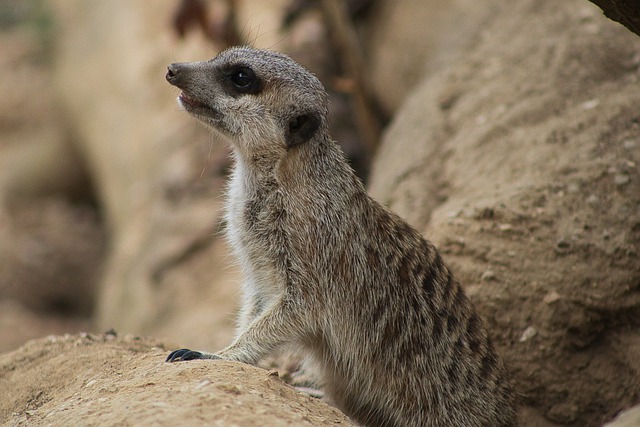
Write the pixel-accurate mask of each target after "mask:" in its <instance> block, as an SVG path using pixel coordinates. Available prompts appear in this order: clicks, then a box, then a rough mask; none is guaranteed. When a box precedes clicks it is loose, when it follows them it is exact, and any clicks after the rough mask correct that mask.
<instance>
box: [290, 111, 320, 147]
mask: <svg viewBox="0 0 640 427" xmlns="http://www.w3.org/2000/svg"><path fill="white" fill-rule="evenodd" d="M319 127H320V117H319V116H318V115H317V114H315V113H306V114H301V115H299V116H295V117H294V118H292V119H291V120H289V124H288V126H287V130H286V132H285V135H284V139H285V142H286V143H287V147H289V148H291V147H293V146H295V145H299V144H302V143H304V142H307V141H308V140H310V139H311V138H313V135H315V133H316V131H317V130H318V128H319Z"/></svg>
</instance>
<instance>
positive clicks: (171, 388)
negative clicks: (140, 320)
mask: <svg viewBox="0 0 640 427" xmlns="http://www.w3.org/2000/svg"><path fill="white" fill-rule="evenodd" d="M166 356H167V351H165V350H164V344H162V343H160V342H158V341H157V340H154V339H151V338H140V337H134V336H132V335H129V336H124V337H122V338H116V337H114V336H113V335H108V334H107V335H91V334H80V335H65V336H50V337H47V338H43V339H39V340H34V341H30V342H29V343H27V344H26V345H24V346H23V347H21V348H19V349H18V350H15V351H13V352H10V353H7V354H4V355H2V356H0V390H11V393H10V394H6V395H5V394H3V398H2V399H0V419H1V420H3V421H2V422H3V425H11V426H49V425H59V426H63V425H123V426H137V425H196V424H206V425H212V426H253V425H256V423H259V424H260V425H268V426H291V425H295V426H309V427H310V426H350V425H352V424H351V422H349V420H348V419H347V418H346V417H345V416H344V415H342V413H340V412H339V411H338V410H337V409H335V408H332V407H330V406H328V405H327V404H325V403H323V402H321V401H319V400H317V399H315V398H312V397H310V396H308V395H306V394H304V393H301V392H299V391H297V390H295V389H293V388H292V387H290V386H288V385H286V384H285V383H284V382H283V381H282V380H280V379H279V378H278V375H277V373H276V372H269V371H266V370H263V369H259V368H255V367H253V366H248V365H243V364H238V363H232V362H221V361H216V362H212V361H192V362H189V363H171V364H170V363H165V362H164V359H165V357H166Z"/></svg>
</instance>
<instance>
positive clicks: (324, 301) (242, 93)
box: [167, 47, 517, 427]
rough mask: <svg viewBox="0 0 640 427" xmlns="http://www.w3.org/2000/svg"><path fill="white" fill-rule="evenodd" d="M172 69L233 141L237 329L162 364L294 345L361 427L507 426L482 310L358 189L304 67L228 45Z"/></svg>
mask: <svg viewBox="0 0 640 427" xmlns="http://www.w3.org/2000/svg"><path fill="white" fill-rule="evenodd" d="M167 80H168V81H169V83H171V84H172V85H174V86H176V87H178V88H180V89H181V90H182V93H181V94H180V96H179V103H180V105H181V106H182V107H183V109H184V110H186V111H187V112H188V113H189V114H191V115H192V116H194V117H195V118H196V119H197V120H199V121H200V122H202V123H205V124H206V125H208V126H209V127H211V128H212V129H214V130H216V131H218V132H220V133H222V134H223V135H225V136H226V137H227V140H228V142H230V144H231V146H232V148H233V157H234V159H235V166H234V169H233V173H232V177H231V180H230V183H229V191H228V200H227V205H226V223H227V228H226V233H227V236H228V239H229V242H230V244H231V247H232V249H233V251H234V253H235V255H236V257H237V259H238V261H239V263H240V265H241V267H242V271H243V274H244V281H243V285H242V287H243V291H244V292H243V294H244V299H243V302H242V307H241V312H240V318H239V322H238V323H239V325H238V333H237V336H236V339H235V340H234V342H233V343H232V344H231V345H229V346H228V347H226V348H225V349H223V350H221V351H219V352H218V353H216V354H211V353H203V352H198V351H192V350H188V349H181V350H176V351H174V352H172V353H171V354H169V356H168V357H167V361H169V362H176V361H182V360H192V359H225V360H234V361H240V362H244V363H252V364H255V363H258V362H259V361H260V360H261V359H263V358H264V357H265V356H267V355H269V354H271V353H272V352H274V351H275V350H277V349H280V348H283V347H291V346H293V347H294V348H296V349H298V350H300V351H301V352H303V353H305V354H306V355H308V356H309V359H311V360H312V361H314V362H316V365H317V366H318V367H319V369H320V372H319V373H320V375H321V377H322V381H323V386H324V388H325V391H326V393H327V395H328V396H329V398H330V399H331V400H332V401H333V402H334V403H335V404H336V405H337V406H338V407H339V408H340V409H342V410H343V411H344V412H345V413H346V414H347V415H349V416H350V417H352V418H353V419H354V420H356V421H357V422H358V423H360V424H362V425H366V426H416V427H417V426H434V427H435V426H437V427H443V426H465V427H475V426H492V427H498V426H503V427H504V426H512V425H515V424H516V419H517V417H516V410H515V393H514V390H513V387H512V384H511V381H510V378H509V375H508V372H507V370H506V369H505V367H504V364H503V363H502V360H501V359H500V358H499V356H498V354H497V352H496V350H495V348H494V347H493V345H492V343H491V339H490V338H489V334H488V332H487V329H486V327H485V325H484V322H483V321H482V319H481V318H480V316H479V315H478V314H477V313H476V311H475V308H474V306H473V304H472V303H471V301H470V300H469V298H468V297H467V296H466V294H465V292H464V289H463V288H462V286H461V285H460V284H459V283H458V281H457V280H456V279H455V278H454V276H453V273H452V272H451V270H450V269H449V267H448V266H447V265H446V263H445V262H444V260H443V259H442V256H441V255H440V253H439V252H438V250H437V249H436V248H435V246H434V245H433V244H432V243H431V242H429V241H428V240H426V239H424V238H423V237H422V235H421V234H420V233H419V232H418V231H416V230H415V229H413V228H412V227H411V226H410V225H409V224H407V223H406V222H405V221H403V220H402V219H401V218H400V217H398V216H397V215H395V214H393V213H392V212H390V211H389V210H388V209H386V208H385V207H384V206H382V205H380V204H379V203H377V202H376V201H375V200H373V199H371V198H370V197H369V196H368V195H367V193H366V191H365V188H364V186H363V185H362V182H361V181H360V180H359V179H358V178H357V177H356V176H355V174H354V173H353V171H352V169H351V168H350V167H349V165H348V163H347V161H346V159H345V156H344V154H343V153H342V151H341V149H340V148H339V146H338V145H337V144H336V143H334V141H333V140H332V139H331V136H330V135H329V130H328V127H327V108H328V107H327V95H326V93H325V91H324V87H323V86H322V84H321V83H320V82H319V80H318V79H317V78H316V77H315V76H313V75H312V74H311V73H310V72H308V71H307V70H305V69H304V68H303V67H301V66H300V65H298V64H297V63H296V62H294V61H293V60H292V59H291V58H289V57H287V56H286V55H282V54H279V53H276V52H271V51H265V50H257V49H252V48H249V47H237V48H231V49H228V50H226V51H224V52H222V53H220V54H219V55H218V56H217V57H215V58H214V59H212V60H210V61H203V62H194V63H178V64H171V65H170V66H169V68H168V70H167Z"/></svg>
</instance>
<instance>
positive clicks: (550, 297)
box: [542, 291, 562, 304]
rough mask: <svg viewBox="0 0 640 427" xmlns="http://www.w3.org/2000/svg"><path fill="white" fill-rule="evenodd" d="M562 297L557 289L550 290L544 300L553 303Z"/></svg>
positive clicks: (546, 302)
mask: <svg viewBox="0 0 640 427" xmlns="http://www.w3.org/2000/svg"><path fill="white" fill-rule="evenodd" d="M560 298H562V297H561V296H560V294H559V293H557V292H556V291H550V292H549V293H548V294H546V295H545V296H544V298H543V299H542V302H544V303H545V304H551V303H554V302H556V301H558V300H559V299H560Z"/></svg>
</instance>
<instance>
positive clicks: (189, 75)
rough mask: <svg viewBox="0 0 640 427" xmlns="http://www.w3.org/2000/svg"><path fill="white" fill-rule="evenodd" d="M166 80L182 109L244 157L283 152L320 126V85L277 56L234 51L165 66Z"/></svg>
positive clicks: (323, 111)
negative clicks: (202, 59)
mask: <svg viewBox="0 0 640 427" xmlns="http://www.w3.org/2000/svg"><path fill="white" fill-rule="evenodd" d="M166 78H167V81H168V82H169V83H171V84H172V85H174V86H176V87H178V88H180V89H181V90H182V93H181V94H180V96H179V97H178V104H179V105H180V107H181V108H182V109H184V110H185V111H187V112H188V113H190V114H191V115H193V116H194V117H195V118H196V119H198V120H199V121H201V122H202V123H204V124H206V125H208V126H209V127H211V128H213V129H215V130H217V131H219V132H220V133H222V134H223V135H225V136H227V137H228V138H229V139H230V140H231V142H232V144H233V145H234V147H235V148H236V149H238V150H239V151H240V152H242V153H244V154H247V155H253V154H261V155H265V154H267V153H281V154H282V153H286V151H287V150H289V149H291V148H293V147H297V146H300V145H303V144H305V143H310V141H311V140H312V139H313V138H314V136H316V135H317V134H318V133H319V132H321V131H323V130H324V128H325V127H326V121H327V97H326V93H325V90H324V87H323V86H322V84H321V83H320V81H319V80H318V79H317V78H316V77H315V76H314V75H312V74H311V73H310V72H308V71H307V70H305V69H304V68H303V67H302V66H300V65H299V64H297V63H296V62H295V61H293V60H292V59H291V58H289V57H288V56H286V55H283V54H279V53H276V52H271V51H266V50H257V49H253V48H249V47H234V48H231V49H228V50H225V51H223V52H221V53H220V54H219V55H218V56H216V57H215V58H213V59H211V60H209V61H202V62H189V63H175V64H171V65H169V67H168V71H167V76H166Z"/></svg>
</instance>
